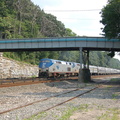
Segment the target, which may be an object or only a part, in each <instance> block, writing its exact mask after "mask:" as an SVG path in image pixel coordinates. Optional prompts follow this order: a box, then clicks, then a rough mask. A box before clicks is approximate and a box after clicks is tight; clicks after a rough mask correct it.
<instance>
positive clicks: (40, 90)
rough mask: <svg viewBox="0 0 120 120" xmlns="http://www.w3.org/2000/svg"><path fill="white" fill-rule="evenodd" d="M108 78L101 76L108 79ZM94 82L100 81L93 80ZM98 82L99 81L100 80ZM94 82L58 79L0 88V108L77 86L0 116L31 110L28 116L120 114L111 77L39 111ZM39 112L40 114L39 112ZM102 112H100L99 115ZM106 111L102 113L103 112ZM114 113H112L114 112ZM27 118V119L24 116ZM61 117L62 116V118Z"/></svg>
mask: <svg viewBox="0 0 120 120" xmlns="http://www.w3.org/2000/svg"><path fill="white" fill-rule="evenodd" d="M109 80H110V79H105V81H109ZM95 81H97V82H101V81H104V79H102V80H95ZM101 84H102V83H101ZM96 85H97V83H89V84H88V83H87V84H81V83H79V82H78V81H76V80H75V81H73V80H71V81H61V82H52V83H39V84H33V85H25V86H16V87H9V88H0V106H1V107H0V112H3V111H6V110H9V109H12V108H16V107H19V106H23V105H26V104H29V103H32V102H34V101H38V100H42V99H44V98H47V97H50V96H54V95H57V94H61V93H65V92H67V91H71V90H74V89H76V88H81V89H80V90H79V91H73V92H71V93H68V94H61V95H60V96H57V97H52V98H51V99H49V100H46V101H43V102H38V103H34V104H32V105H30V106H26V107H23V108H20V109H16V110H14V111H10V112H7V113H4V114H0V120H23V119H25V118H29V117H31V116H32V115H34V114H37V115H36V116H34V117H32V118H31V120H60V119H61V120H62V119H64V117H66V116H67V117H68V115H67V114H68V113H70V115H69V117H68V118H66V119H68V120H88V119H90V120H98V119H99V120H102V119H101V118H104V117H106V116H107V117H109V115H110V117H111V116H114V111H116V112H117V117H116V118H117V119H118V120H119V118H120V79H119V78H118V79H117V78H115V79H113V81H112V82H111V83H109V82H108V83H106V84H104V85H103V86H102V87H100V88H97V89H96V90H94V91H91V92H90V93H87V94H85V95H83V96H80V97H78V98H76V99H74V100H71V101H69V102H66V103H64V104H61V105H60V106H57V107H55V108H53V109H51V110H48V111H46V112H44V113H40V112H41V111H43V110H46V109H48V108H50V107H52V106H55V105H56V104H59V103H62V102H63V101H67V100H68V99H70V98H72V97H75V96H77V95H78V94H80V93H83V92H85V91H88V90H90V89H92V88H95V87H96ZM39 113H40V114H39ZM102 115H104V116H102ZM105 115H106V116H105ZM115 115H116V114H115ZM28 120H29V119H28ZM64 120H65V119H64ZM103 120H104V119H103Z"/></svg>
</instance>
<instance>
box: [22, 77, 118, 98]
mask: <svg viewBox="0 0 120 120" xmlns="http://www.w3.org/2000/svg"><path fill="white" fill-rule="evenodd" d="M93 81H94V82H91V83H79V82H78V80H77V79H76V80H66V81H60V82H51V83H44V84H45V85H46V86H48V87H49V88H53V89H54V88H56V89H55V90H56V91H54V90H51V91H49V90H48V91H46V92H34V93H23V94H24V95H30V96H31V97H32V96H33V97H37V98H40V97H41V96H44V97H50V96H55V97H74V94H72V93H73V92H75V91H73V92H71V93H69V94H63V93H66V92H67V91H72V90H74V89H79V91H78V93H81V92H85V91H88V90H89V89H90V88H91V85H92V86H93V87H95V86H96V85H98V84H100V85H102V87H100V88H98V89H96V90H97V92H94V91H91V93H92V95H89V98H98V99H120V78H116V79H113V80H111V81H110V82H106V83H105V81H104V80H102V81H101V80H100V79H97V80H94V79H93ZM98 81H99V82H98ZM106 81H107V80H106ZM57 89H58V91H57ZM109 91H110V92H109ZM91 93H90V94H91ZM58 94H61V95H58ZM82 98H88V95H84V96H82Z"/></svg>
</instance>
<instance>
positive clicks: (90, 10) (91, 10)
mask: <svg viewBox="0 0 120 120" xmlns="http://www.w3.org/2000/svg"><path fill="white" fill-rule="evenodd" d="M100 10H101V9H89V10H44V11H49V12H93V11H100Z"/></svg>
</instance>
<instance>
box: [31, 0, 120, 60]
mask: <svg viewBox="0 0 120 120" xmlns="http://www.w3.org/2000/svg"><path fill="white" fill-rule="evenodd" d="M31 1H32V2H33V3H34V4H35V5H39V7H40V8H41V9H43V10H44V12H45V13H50V14H52V15H54V16H56V18H57V20H59V21H61V22H62V23H63V24H64V25H65V28H70V29H71V30H72V31H73V32H74V33H76V34H77V35H80V36H90V37H101V36H102V35H101V34H103V33H102V30H101V28H103V27H104V26H103V25H102V23H100V20H101V19H102V18H101V14H100V11H101V9H102V8H103V7H104V6H106V4H107V1H108V0H31ZM115 58H117V59H119V60H120V56H118V55H116V56H115Z"/></svg>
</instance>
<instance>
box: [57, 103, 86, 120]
mask: <svg viewBox="0 0 120 120" xmlns="http://www.w3.org/2000/svg"><path fill="white" fill-rule="evenodd" d="M87 108H88V104H83V105H80V106H77V107H72V108H71V107H70V108H69V109H68V110H66V111H64V112H63V115H62V116H61V118H60V119H58V120H69V118H70V116H71V115H72V114H73V113H74V112H75V111H78V110H85V111H87V110H88V109H87Z"/></svg>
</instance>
